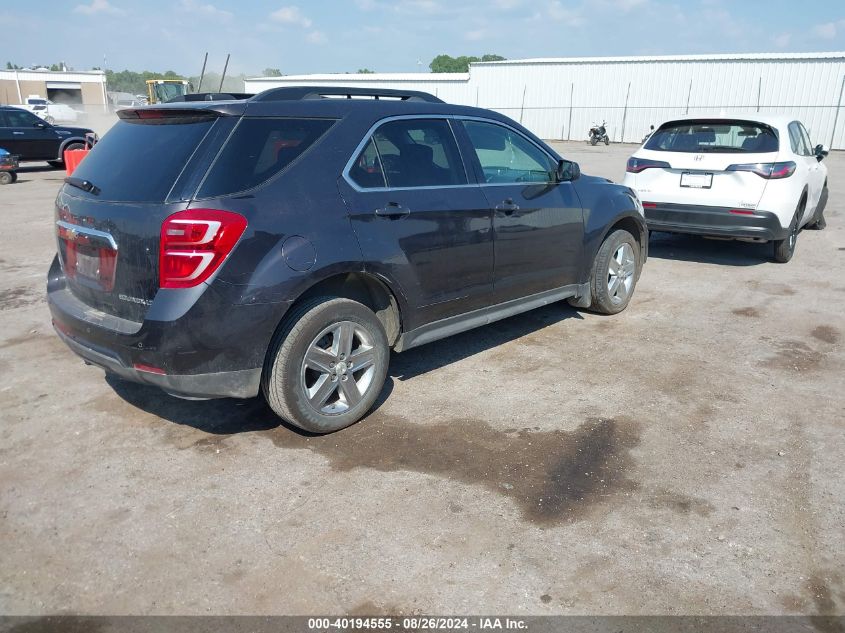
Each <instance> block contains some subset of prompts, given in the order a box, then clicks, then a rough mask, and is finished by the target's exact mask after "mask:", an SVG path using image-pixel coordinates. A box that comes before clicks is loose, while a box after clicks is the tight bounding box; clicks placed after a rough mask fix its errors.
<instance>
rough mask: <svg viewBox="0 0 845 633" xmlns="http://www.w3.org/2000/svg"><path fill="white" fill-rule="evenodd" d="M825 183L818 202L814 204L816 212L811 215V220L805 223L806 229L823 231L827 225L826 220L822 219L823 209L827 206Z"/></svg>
mask: <svg viewBox="0 0 845 633" xmlns="http://www.w3.org/2000/svg"><path fill="white" fill-rule="evenodd" d="M827 196H828V193H827V183H824V189H822V195H821V196H819V204H818V205H817V206H816V213H815V215H813V220H812V222H810V224H808V225H807V228H808V229H812V230H814V231H823V230H824V229H825V228H826V227H827V220H825V219H824V209H825V207H826V206H827Z"/></svg>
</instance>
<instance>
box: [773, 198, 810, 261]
mask: <svg viewBox="0 0 845 633" xmlns="http://www.w3.org/2000/svg"><path fill="white" fill-rule="evenodd" d="M806 204H807V201H806V199H805V198H801V202H799V203H798V208H797V209H795V214H794V215H793V216H792V222H790V223H789V229H788V232H787V234H786V237H785V238H783V239H782V240H774V241H773V242H772V244H773V246H774V249H773V250H774V252H773V257H774V260H775V261H776V262H777V263H778V264H785V263H786V262H788V261H789V260H790V259H792V256H793V255H794V254H795V245H796V244H797V243H798V232H799V231H800V228H799V226H798V222H799V221H800V220H799V219H800V217H801V214H802V213H804V205H806Z"/></svg>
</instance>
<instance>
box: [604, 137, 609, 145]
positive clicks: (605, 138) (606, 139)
mask: <svg viewBox="0 0 845 633" xmlns="http://www.w3.org/2000/svg"><path fill="white" fill-rule="evenodd" d="M604 144H605V145H610V137H609V136H605V137H604Z"/></svg>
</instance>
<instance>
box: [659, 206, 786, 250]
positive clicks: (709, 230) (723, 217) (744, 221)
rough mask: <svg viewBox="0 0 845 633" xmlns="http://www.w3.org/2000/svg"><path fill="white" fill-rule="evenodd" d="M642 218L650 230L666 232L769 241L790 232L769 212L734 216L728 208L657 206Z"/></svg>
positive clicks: (782, 237)
mask: <svg viewBox="0 0 845 633" xmlns="http://www.w3.org/2000/svg"><path fill="white" fill-rule="evenodd" d="M645 218H646V224H647V225H648V228H649V230H651V231H665V232H667V233H690V234H693V235H712V236H714V237H724V238H738V239H757V240H766V241H770V240H782V239H784V238H785V237H786V235H787V233H788V232H789V230H788V228H784V227H782V226H781V224H780V220H779V219H778V216H777V215H775V214H774V213H772V212H770V211H754V212H753V213H748V214H746V213H742V214H737V213H731V208H730V207H710V206H697V205H681V204H668V203H659V204H658V205H657V206H656V207H646V208H645Z"/></svg>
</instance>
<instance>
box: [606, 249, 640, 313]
mask: <svg viewBox="0 0 845 633" xmlns="http://www.w3.org/2000/svg"><path fill="white" fill-rule="evenodd" d="M636 270H637V263H636V260H635V259H634V249H633V248H632V247H631V245H630V244H628V243H627V242H625V243H623V244H621V245H620V246H619V248H617V249H616V252H615V253H613V257H611V259H610V263H609V264H608V270H607V294H608V295H609V296H610V300H611V301H612V302H613V303H614V304H616V305H618V304H620V303H624V302H625V301H626V300H627V298H628V295H630V294H631V290H632V288H633V287H634V273H635V272H636Z"/></svg>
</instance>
